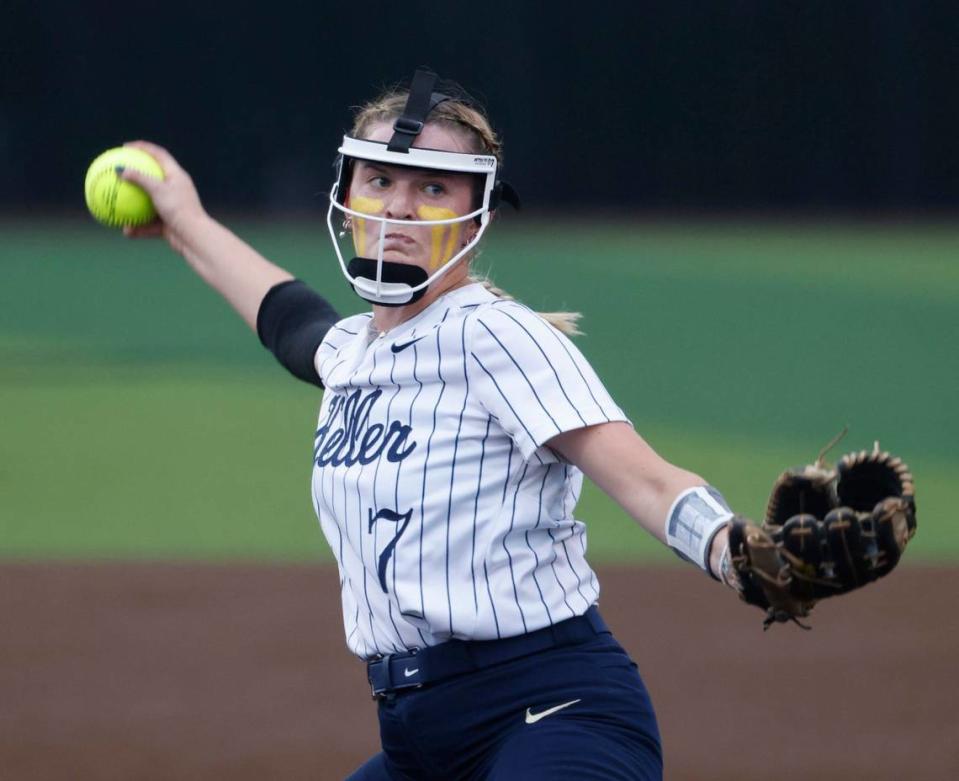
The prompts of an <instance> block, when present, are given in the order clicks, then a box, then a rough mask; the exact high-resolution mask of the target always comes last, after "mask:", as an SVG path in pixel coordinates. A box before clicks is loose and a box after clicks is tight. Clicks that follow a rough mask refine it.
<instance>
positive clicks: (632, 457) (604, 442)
mask: <svg viewBox="0 0 959 781" xmlns="http://www.w3.org/2000/svg"><path fill="white" fill-rule="evenodd" d="M547 444H548V445H549V447H551V448H552V449H553V450H555V451H556V452H557V453H559V454H560V455H562V456H563V458H565V459H566V460H567V461H569V462H570V463H572V464H575V465H576V466H577V467H579V468H580V469H581V470H583V473H584V474H585V475H586V476H587V477H589V478H590V480H592V481H593V482H594V483H596V485H598V486H599V487H600V488H601V489H602V490H603V491H605V492H606V493H607V494H608V495H609V496H611V497H612V498H613V499H614V500H616V502H617V503H618V504H619V505H620V507H622V508H623V509H624V510H625V511H626V512H627V513H628V514H629V516H630V517H631V518H632V519H633V520H634V521H636V522H637V523H638V524H639V525H640V526H642V527H643V528H644V529H646V531H648V532H649V533H650V534H652V535H653V536H654V537H655V538H656V539H658V540H659V541H660V542H662V543H663V544H668V541H667V537H666V525H667V518H668V516H669V515H670V511H671V510H673V509H674V505H675V502H676V499H677V498H679V497H680V495H681V494H683V492H685V491H687V490H688V489H691V488H696V487H698V486H706V485H707V482H706V481H705V480H703V478H701V477H700V476H699V475H697V474H694V473H693V472H688V471H687V470H685V469H680V468H679V467H677V466H674V465H673V464H670V463H669V462H668V461H666V460H665V459H663V458H662V457H660V456H659V454H658V453H656V451H655V450H653V449H652V448H651V447H650V446H649V445H648V444H647V443H646V441H645V440H644V439H643V438H642V437H641V436H639V434H637V433H636V431H635V430H634V429H633V427H632V426H631V425H629V424H628V423H624V422H614V423H601V424H600V425H597V426H587V427H585V428H578V429H574V430H572V431H567V432H565V433H563V434H559V435H558V436H556V437H553V439H551V440H549V442H548V443H547ZM726 535H727V532H726V530H725V529H724V528H723V529H720V530H719V531H718V532H717V533H716V534H715V536H713V537H712V540H711V546H710V549H709V551H708V561H709V571H710V573H711V574H713V575H715V576H717V577H718V574H719V568H720V556H721V555H722V551H723V547H724V546H725V544H726ZM697 563H698V562H697Z"/></svg>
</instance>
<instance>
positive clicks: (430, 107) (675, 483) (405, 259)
mask: <svg viewBox="0 0 959 781" xmlns="http://www.w3.org/2000/svg"><path fill="white" fill-rule="evenodd" d="M435 81H436V77H435V75H434V74H431V73H429V72H425V71H418V72H417V74H416V76H415V77H414V79H413V82H412V84H411V87H410V89H409V90H396V91H392V92H389V93H387V94H385V95H382V96H380V97H379V98H377V99H376V100H374V101H372V102H371V103H369V104H367V105H366V106H365V107H364V108H362V109H361V110H360V111H359V113H358V115H357V117H356V122H355V125H354V127H353V129H352V131H351V132H350V134H348V135H347V136H346V137H344V141H343V146H342V147H341V149H340V153H341V156H340V159H339V176H338V181H337V182H336V183H335V185H334V188H333V192H332V193H331V203H330V212H329V216H328V223H329V227H330V231H331V234H332V236H333V239H334V246H335V248H336V253H337V256H338V258H339V262H340V265H341V268H342V269H343V272H344V274H345V276H346V278H347V280H348V281H349V283H350V284H351V285H352V286H353V288H354V290H356V292H357V293H358V294H359V295H360V296H361V297H362V298H364V299H365V300H366V301H368V302H369V303H371V304H372V308H371V311H367V312H364V313H362V314H358V315H355V316H352V317H347V318H346V319H340V318H339V317H338V316H337V315H336V314H335V313H334V312H333V310H332V308H331V307H330V306H329V304H327V302H326V301H325V300H324V299H322V298H321V297H320V296H319V295H318V294H316V293H315V292H313V291H311V290H309V289H308V288H307V287H306V286H305V285H304V284H303V283H302V282H299V281H297V280H294V279H293V277H292V276H291V275H290V274H289V273H287V272H286V271H284V270H283V269H282V268H280V267H278V266H276V265H274V264H272V263H270V262H269V261H267V260H265V259H264V258H263V257H261V256H260V255H259V254H258V253H257V252H256V251H254V250H253V249H252V248H250V247H249V246H247V245H246V244H244V243H243V242H242V241H240V240H239V239H238V238H237V237H236V236H234V235H233V234H232V233H230V231H228V230H227V229H226V228H225V227H223V226H222V225H220V224H218V223H217V222H215V221H214V220H213V219H211V218H210V217H209V216H208V215H207V214H206V212H205V211H204V210H203V207H202V206H201V203H200V200H199V198H198V196H197V193H196V190H195V189H194V187H193V185H192V183H191V181H190V178H189V176H188V175H187V174H186V172H185V171H183V169H182V168H181V167H180V166H179V165H178V164H177V163H176V161H175V160H174V159H173V157H172V156H171V155H170V154H169V153H168V152H167V151H166V150H164V149H162V148H161V147H159V146H156V145H155V144H151V143H147V142H143V141H138V142H131V144H130V145H131V146H136V147H138V148H140V149H143V150H145V151H146V152H148V153H150V154H152V155H153V156H154V157H156V159H157V160H158V161H159V163H160V165H161V166H162V167H163V170H164V173H165V177H166V178H165V179H164V180H163V181H157V180H153V179H150V178H148V177H145V176H143V175H141V174H139V173H138V172H135V171H130V170H128V171H126V172H125V173H124V176H125V177H126V178H127V179H129V180H130V181H133V182H136V183H137V184H139V185H141V186H142V187H143V188H144V189H146V190H147V191H148V193H149V194H150V196H151V197H152V199H153V202H154V204H155V206H156V210H157V213H158V215H159V220H158V221H157V222H156V223H154V224H152V225H150V226H146V227H141V228H135V229H127V231H126V233H127V235H128V236H131V237H137V238H139V237H147V236H162V237H163V238H165V239H166V240H167V241H168V242H169V244H170V246H171V247H172V248H173V249H174V250H176V251H177V252H178V253H180V254H181V255H182V256H183V257H184V258H185V259H186V260H187V262H188V263H189V264H190V265H191V267H192V268H193V269H194V270H195V271H196V272H197V273H198V274H199V275H200V276H201V277H202V278H203V279H204V280H205V281H206V282H207V283H209V284H210V285H211V286H212V287H213V288H214V289H216V290H217V291H218V292H220V293H221V294H222V295H223V296H224V297H225V298H226V299H227V300H228V301H229V302H230V303H231V304H232V305H233V306H234V307H235V308H236V310H237V311H238V312H239V313H240V315H241V316H242V317H243V319H244V320H245V321H246V322H247V324H248V325H249V326H250V327H251V328H253V329H254V330H256V331H257V333H258V334H259V336H260V338H261V340H262V341H263V342H264V344H265V345H266V346H267V347H269V348H270V349H271V350H272V351H273V352H274V353H275V354H276V355H277V357H278V359H279V360H280V361H281V362H282V363H283V364H284V365H285V366H286V367H287V368H288V369H290V371H292V372H293V373H294V374H295V375H296V376H298V377H300V378H302V379H304V380H306V381H309V382H313V383H315V384H317V385H320V386H321V387H323V388H325V393H324V397H323V401H322V405H321V409H320V414H319V422H318V426H317V431H316V438H315V447H314V470H313V478H312V489H313V500H314V506H315V509H316V512H317V515H318V517H319V521H320V524H321V526H322V528H323V531H324V534H325V535H326V538H327V540H328V541H329V544H330V546H331V548H332V550H333V553H334V554H335V556H336V558H337V562H338V565H339V571H340V582H341V587H342V601H343V615H344V624H345V629H346V634H347V643H348V645H349V647H350V649H351V650H352V651H353V652H354V653H355V654H357V655H358V656H359V657H360V658H361V659H364V660H366V662H367V663H368V671H369V678H370V682H371V686H372V689H373V693H374V697H375V698H376V699H377V701H378V708H379V718H380V727H381V738H382V746H383V752H382V753H381V754H379V755H377V756H376V757H374V758H373V759H371V760H370V761H369V762H368V763H367V764H365V765H364V766H363V767H362V768H360V769H359V770H358V771H357V772H356V773H355V774H354V775H353V776H352V778H354V779H434V778H435V779H471V778H488V779H518V778H523V779H539V778H543V779H545V778H550V779H557V778H569V779H593V778H595V779H653V778H660V777H661V775H662V760H661V752H660V742H659V735H658V731H657V726H656V721H655V716H654V714H653V708H652V704H651V703H650V700H649V697H648V694H647V692H646V689H645V687H644V686H643V683H642V681H641V679H640V676H639V674H638V672H637V669H636V666H635V665H634V664H633V663H632V662H631V660H630V659H629V657H628V656H627V654H626V653H625V652H624V651H623V649H622V648H621V647H620V646H619V645H618V644H617V642H616V640H615V639H614V638H613V636H612V635H611V634H610V633H609V630H608V629H607V627H606V625H605V624H604V622H603V620H602V618H601V617H600V615H599V613H598V611H597V608H596V601H597V598H598V595H599V585H598V583H597V580H596V577H595V575H594V574H593V572H592V570H591V569H590V567H589V565H588V564H587V562H586V559H585V555H584V554H585V549H586V544H585V529H584V526H583V524H582V523H580V522H579V521H577V520H575V519H574V517H573V510H574V507H575V505H576V502H577V499H578V497H579V492H580V488H581V485H582V479H583V474H586V475H587V476H589V477H590V478H591V479H592V480H593V481H594V482H595V483H596V484H597V485H599V486H600V488H602V489H603V490H604V491H606V492H607V493H608V494H609V495H610V496H611V497H613V498H614V499H615V500H616V501H617V502H618V503H619V504H620V505H621V506H622V507H623V509H624V510H625V511H626V512H627V513H628V514H629V515H630V516H631V517H632V518H633V519H635V520H636V522H638V523H639V524H640V525H641V526H642V527H643V528H644V529H646V530H647V531H648V532H650V533H651V534H653V535H654V536H655V537H656V538H657V539H659V540H660V541H662V542H664V543H666V544H668V545H670V546H671V547H673V548H674V549H675V550H676V551H677V552H678V553H679V554H680V555H681V556H682V557H684V558H686V559H689V560H690V561H691V562H693V563H694V564H695V565H698V566H699V567H700V568H702V569H703V570H705V571H706V572H708V573H709V574H711V575H713V576H714V577H716V578H717V579H722V580H724V581H725V582H727V583H734V578H733V577H732V576H731V575H729V574H728V572H729V568H728V565H727V564H725V563H724V562H723V559H724V555H723V554H724V549H725V547H726V538H727V522H728V520H729V519H730V517H731V515H732V514H731V513H730V511H729V508H728V507H727V506H726V503H725V502H724V501H723V499H722V497H721V495H720V494H719V493H718V492H717V491H716V490H715V489H714V488H711V487H709V486H707V484H706V481H705V480H703V479H702V478H701V477H699V476H698V475H695V474H693V473H691V472H688V471H686V470H684V469H681V468H679V467H677V466H674V465H672V464H669V463H667V462H666V461H664V460H663V459H662V458H660V457H659V456H658V455H657V454H656V453H655V452H654V451H653V450H652V449H651V448H650V447H649V445H648V444H646V442H645V441H643V439H642V438H641V437H640V436H639V435H638V434H637V433H636V432H635V431H634V430H633V427H632V426H631V425H630V423H629V421H628V420H627V419H626V416H625V415H624V414H623V412H622V411H621V410H620V409H619V407H617V406H616V404H615V403H614V402H613V400H612V399H611V398H610V396H609V394H608V393H607V392H606V390H605V388H604V387H603V385H602V383H601V382H600V380H599V379H598V378H597V376H596V375H595V373H594V372H593V370H592V369H591V367H590V366H589V364H588V362H587V361H586V360H585V359H584V358H583V356H582V355H581V353H580V352H579V350H578V349H577V348H576V347H575V346H574V345H573V344H572V342H571V341H570V340H569V339H568V338H567V337H566V336H565V335H564V334H563V333H562V332H561V331H566V332H571V331H572V330H573V329H574V327H575V316H571V315H569V314H563V313H560V314H558V315H557V314H554V315H545V316H541V315H538V314H537V313H535V312H533V311H531V310H530V309H528V308H527V307H525V306H523V305H522V304H520V303H518V302H516V301H514V300H512V299H510V298H508V297H506V296H505V295H503V294H502V293H501V291H497V290H496V289H495V288H492V287H491V286H490V285H489V284H488V283H484V282H481V281H477V280H476V279H474V277H472V276H471V274H470V261H471V259H472V258H473V257H474V256H475V253H476V246H477V243H478V242H479V240H480V238H481V237H482V235H483V233H484V232H485V230H486V229H487V227H488V226H489V224H490V220H491V217H492V214H493V213H494V211H495V209H496V208H497V206H498V205H500V204H501V203H503V202H509V201H515V200H516V199H515V194H514V193H513V192H512V190H511V189H510V188H509V186H508V185H506V184H505V183H504V182H502V181H501V180H500V179H499V177H498V170H499V167H500V162H501V160H500V158H501V151H500V144H499V141H498V140H497V138H496V136H495V134H494V133H493V130H492V128H491V127H490V123H489V121H488V120H487V118H486V117H485V116H484V114H483V113H482V111H481V110H480V109H479V108H478V107H477V106H476V104H475V103H473V102H472V101H471V100H470V99H469V98H468V97H466V96H465V95H464V94H462V93H461V92H459V91H457V90H456V89H453V88H451V87H449V86H445V87H444V88H442V89H436V83H435ZM344 244H345V245H346V249H344V246H343V245H344ZM344 253H346V254H354V253H355V257H352V258H350V259H349V260H347V259H346V257H345V255H344ZM725 558H726V559H728V555H727V556H726V557H725ZM724 570H725V571H726V572H727V575H726V576H725V577H724V576H723V575H722V572H723V571H724Z"/></svg>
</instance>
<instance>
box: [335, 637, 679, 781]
mask: <svg viewBox="0 0 959 781" xmlns="http://www.w3.org/2000/svg"><path fill="white" fill-rule="evenodd" d="M558 706H563V707H558ZM379 720H380V738H381V741H382V746H383V751H382V753H380V754H377V755H376V756H375V757H373V758H372V759H371V760H370V761H368V762H367V763H366V764H365V765H363V766H362V767H361V768H360V769H359V770H357V771H356V772H355V773H354V774H353V775H351V776H350V777H349V779H348V781H386V780H387V779H390V780H392V781H413V780H414V779H415V781H430V779H437V781H438V780H439V779H442V780H443V781H460V780H461V779H462V781H470V780H472V779H476V780H477V781H478V780H479V779H487V780H488V781H516V779H522V780H523V781H538V779H554V780H555V779H575V780H576V781H588V780H589V779H604V781H612V780H613V779H616V780H617V781H618V780H619V779H623V780H624V781H625V779H631V780H636V781H638V780H640V779H642V781H648V780H650V779H662V774H663V765H662V753H661V750H660V741H659V729H658V727H657V726H656V716H655V714H654V713H653V706H652V703H651V702H650V699H649V694H648V692H647V691H646V687H645V686H644V685H643V682H642V679H641V678H640V676H639V672H638V671H637V668H636V665H635V664H633V662H632V661H631V660H630V658H629V656H628V655H627V654H626V652H625V651H624V650H623V649H622V648H621V647H620V645H619V643H617V642H616V640H615V639H614V638H613V636H612V635H610V634H602V635H598V636H596V637H595V638H594V639H591V640H589V641H587V642H585V643H581V644H578V645H571V646H563V647H559V648H552V649H550V650H547V651H541V652H539V653H536V654H532V655H530V656H526V657H523V658H521V659H516V660H513V661H510V662H506V663H503V664H499V665H495V666H493V667H488V668H486V669H483V670H480V671H478V672H472V673H468V674H466V675H460V676H457V677H454V678H450V679H447V680H444V681H439V682H437V683H433V684H430V685H428V686H425V687H423V688H422V689H414V690H407V691H404V692H399V693H398V694H396V695H395V696H394V697H393V698H391V699H384V700H380V702H379Z"/></svg>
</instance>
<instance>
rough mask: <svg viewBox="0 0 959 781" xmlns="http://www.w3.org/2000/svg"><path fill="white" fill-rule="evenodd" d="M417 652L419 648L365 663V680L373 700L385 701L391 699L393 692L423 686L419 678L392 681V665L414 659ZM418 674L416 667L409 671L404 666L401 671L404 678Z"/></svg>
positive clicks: (418, 669) (418, 670)
mask: <svg viewBox="0 0 959 781" xmlns="http://www.w3.org/2000/svg"><path fill="white" fill-rule="evenodd" d="M419 651H420V649H419V648H412V649H410V650H409V651H405V652H403V653H393V654H386V655H385V656H383V655H380V656H378V657H376V658H375V659H373V660H372V661H370V662H368V663H367V680H368V681H369V684H370V695H371V696H372V698H373V699H374V700H383V699H387V698H389V697H391V696H392V695H393V693H394V692H397V691H402V690H405V689H419V688H421V687H422V686H423V681H422V679H421V678H417V679H415V680H413V681H405V680H402V681H394V680H393V663H394V662H396V661H398V660H399V659H403V660H407V659H415V658H416V655H417V654H418V653H419ZM418 672H420V668H419V667H418V666H417V667H415V668H414V669H412V670H410V668H409V666H408V665H407V666H404V669H403V675H404V676H405V677H406V678H410V677H412V676H413V675H414V674H416V673H418Z"/></svg>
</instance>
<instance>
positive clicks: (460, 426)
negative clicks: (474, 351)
mask: <svg viewBox="0 0 959 781" xmlns="http://www.w3.org/2000/svg"><path fill="white" fill-rule="evenodd" d="M444 319H445V318H444ZM462 341H463V344H464V345H465V344H466V318H463V330H462ZM436 351H437V353H438V354H439V355H440V356H441V357H442V352H441V351H440V329H439V328H437V329H436ZM437 372H439V367H438V366H437ZM440 379H441V380H442V375H441V376H440ZM463 381H464V383H465V384H466V387H465V390H464V391H463V407H462V408H461V409H460V418H459V422H457V424H456V439H454V440H453V460H452V463H451V464H450V493H449V497H448V498H447V500H446V601H447V604H448V605H449V617H450V634H452V633H453V602H452V598H451V596H450V524H451V523H452V516H453V478H454V475H455V474H456V454H457V453H458V452H459V444H460V434H461V433H462V431H463V415H464V414H465V413H466V401H467V399H468V398H469V392H470V381H469V377H468V376H467V375H466V358H465V352H464V358H463ZM443 387H444V388H445V387H446V383H445V382H444V383H443ZM474 519H475V515H474ZM473 600H474V602H475V600H476V586H475V584H474V586H473Z"/></svg>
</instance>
